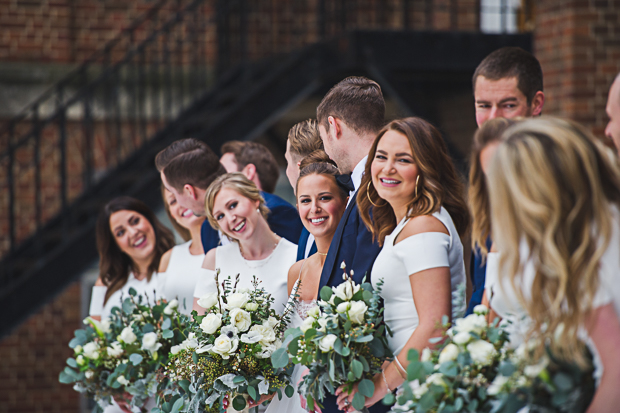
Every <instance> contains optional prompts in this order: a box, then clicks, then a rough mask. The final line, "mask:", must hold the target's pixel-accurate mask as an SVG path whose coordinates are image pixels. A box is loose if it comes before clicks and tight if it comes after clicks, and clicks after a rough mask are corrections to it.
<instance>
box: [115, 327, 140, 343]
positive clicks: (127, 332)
mask: <svg viewBox="0 0 620 413" xmlns="http://www.w3.org/2000/svg"><path fill="white" fill-rule="evenodd" d="M137 339H138V337H137V336H136V335H135V334H134V332H133V329H132V328H131V327H125V328H124V329H123V331H121V334H120V335H119V336H118V341H122V342H123V343H127V344H131V343H133V342H134V341H136V340H137Z"/></svg>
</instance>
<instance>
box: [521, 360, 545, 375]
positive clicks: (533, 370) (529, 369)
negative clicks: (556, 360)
mask: <svg viewBox="0 0 620 413" xmlns="http://www.w3.org/2000/svg"><path fill="white" fill-rule="evenodd" d="M548 364H549V360H548V359H547V357H543V358H542V359H541V360H540V361H539V362H538V363H537V364H533V365H529V366H525V368H524V369H523V374H525V375H526V376H527V377H530V378H534V377H536V376H538V375H539V374H540V373H541V372H542V371H543V370H544V369H545V368H546V367H547V365H548Z"/></svg>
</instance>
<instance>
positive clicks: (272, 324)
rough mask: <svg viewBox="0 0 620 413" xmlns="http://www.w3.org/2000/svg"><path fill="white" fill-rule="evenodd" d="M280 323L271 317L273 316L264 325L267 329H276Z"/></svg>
mask: <svg viewBox="0 0 620 413" xmlns="http://www.w3.org/2000/svg"><path fill="white" fill-rule="evenodd" d="M279 323H280V322H279V321H278V319H277V318H275V317H271V316H270V317H269V318H268V319H267V320H265V321H263V325H264V326H266V327H270V328H274V327H275V326H277V325H278V324H279Z"/></svg>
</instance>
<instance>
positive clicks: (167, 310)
mask: <svg viewBox="0 0 620 413" xmlns="http://www.w3.org/2000/svg"><path fill="white" fill-rule="evenodd" d="M178 306H179V301H178V300H176V299H174V300H172V301H170V302H169V303H168V305H167V306H166V308H164V314H166V315H172V314H173V313H174V311H175V310H176V309H177V307H178Z"/></svg>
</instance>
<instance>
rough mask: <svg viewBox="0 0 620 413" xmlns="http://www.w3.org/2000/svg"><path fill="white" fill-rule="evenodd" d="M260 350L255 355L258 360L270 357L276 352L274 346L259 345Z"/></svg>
mask: <svg viewBox="0 0 620 413" xmlns="http://www.w3.org/2000/svg"><path fill="white" fill-rule="evenodd" d="M261 349H262V351H261V352H260V353H256V357H258V358H259V359H266V358H269V357H271V354H272V353H273V352H274V351H276V350H277V349H278V348H277V347H276V346H275V344H268V345H263V344H261Z"/></svg>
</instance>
